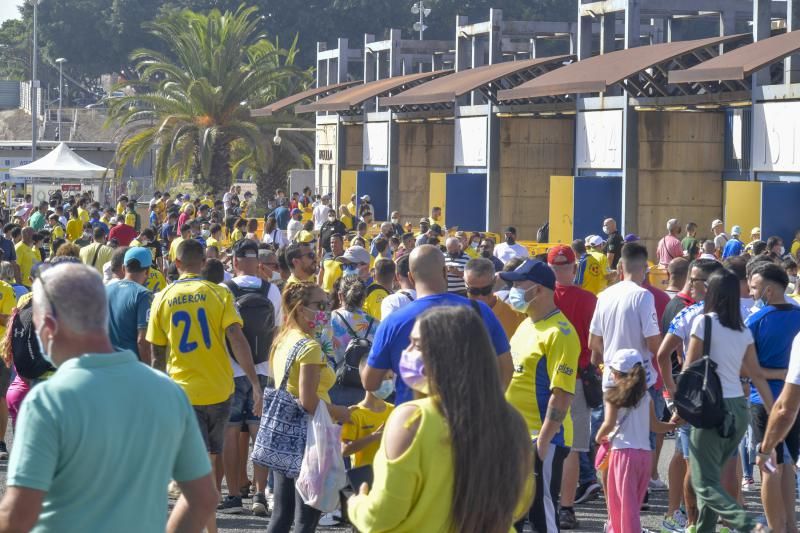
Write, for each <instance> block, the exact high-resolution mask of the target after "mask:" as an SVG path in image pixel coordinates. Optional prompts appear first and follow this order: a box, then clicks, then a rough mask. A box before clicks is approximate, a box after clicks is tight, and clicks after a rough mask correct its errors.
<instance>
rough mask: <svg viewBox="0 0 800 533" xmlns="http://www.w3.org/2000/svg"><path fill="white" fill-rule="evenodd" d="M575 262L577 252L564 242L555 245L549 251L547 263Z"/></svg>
mask: <svg viewBox="0 0 800 533" xmlns="http://www.w3.org/2000/svg"><path fill="white" fill-rule="evenodd" d="M574 262H575V252H573V251H572V248H570V247H569V246H566V245H564V244H559V245H558V246H553V247H552V248H550V250H549V251H548V252H547V264H549V265H568V264H572V263H574Z"/></svg>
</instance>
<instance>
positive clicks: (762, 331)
mask: <svg viewBox="0 0 800 533" xmlns="http://www.w3.org/2000/svg"><path fill="white" fill-rule="evenodd" d="M745 325H746V326H747V327H748V328H750V331H751V332H752V333H753V341H754V343H755V347H756V353H757V355H758V363H759V364H760V365H761V366H762V368H777V369H784V368H789V354H790V353H791V351H792V341H793V340H794V338H795V336H796V335H797V334H798V333H799V332H800V308H799V307H795V306H794V305H791V304H780V305H774V306H773V305H768V306H766V307H764V308H762V309H759V310H758V311H757V312H755V313H753V314H752V315H750V316H749V317H748V318H747V320H746V321H745ZM767 383H769V388H770V389H771V390H772V396H773V398H774V399H777V398H778V395H779V394H780V393H781V390H783V383H784V382H783V380H780V379H770V380H767ZM750 402H751V403H754V404H761V403H763V402H762V401H761V396H760V395H759V394H758V391H757V390H756V389H755V387H753V388H752V391H751V392H750Z"/></svg>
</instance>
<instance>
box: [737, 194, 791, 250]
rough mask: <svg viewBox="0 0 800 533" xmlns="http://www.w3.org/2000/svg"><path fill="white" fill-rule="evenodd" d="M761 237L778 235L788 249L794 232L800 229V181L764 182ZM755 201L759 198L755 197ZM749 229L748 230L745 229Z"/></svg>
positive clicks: (766, 237)
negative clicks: (798, 209) (798, 207)
mask: <svg viewBox="0 0 800 533" xmlns="http://www.w3.org/2000/svg"><path fill="white" fill-rule="evenodd" d="M761 191H762V192H761V238H763V239H764V240H765V241H766V240H767V239H768V238H769V237H771V236H773V235H777V236H779V237H781V238H783V243H784V246H785V247H786V249H787V250H788V249H789V248H790V246H791V243H792V239H794V232H795V231H797V230H798V229H800V217H798V216H797V206H798V205H800V183H770V182H764V183H763V185H762V189H761ZM753 201H754V202H757V201H758V199H757V198H754V199H753ZM745 231H747V230H745Z"/></svg>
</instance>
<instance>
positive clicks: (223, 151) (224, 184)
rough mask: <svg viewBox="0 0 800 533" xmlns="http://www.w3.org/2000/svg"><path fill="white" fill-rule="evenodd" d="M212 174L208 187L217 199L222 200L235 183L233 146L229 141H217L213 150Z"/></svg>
mask: <svg viewBox="0 0 800 533" xmlns="http://www.w3.org/2000/svg"><path fill="white" fill-rule="evenodd" d="M212 150H213V154H212V156H211V174H210V175H209V176H208V186H209V188H210V189H211V192H212V193H213V194H214V197H215V198H221V197H222V195H223V194H225V192H226V191H227V190H228V189H230V187H231V183H232V182H233V176H232V174H231V144H230V140H228V139H217V141H216V142H215V143H214V147H213V148H212Z"/></svg>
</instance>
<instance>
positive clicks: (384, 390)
mask: <svg viewBox="0 0 800 533" xmlns="http://www.w3.org/2000/svg"><path fill="white" fill-rule="evenodd" d="M393 392H394V380H393V379H384V380H383V381H382V382H381V386H380V387H378V390H376V391H373V392H372V394H374V395H375V396H377V397H378V398H380V399H381V400H385V399H386V398H388V397H389V396H391V395H392V393H393Z"/></svg>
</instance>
